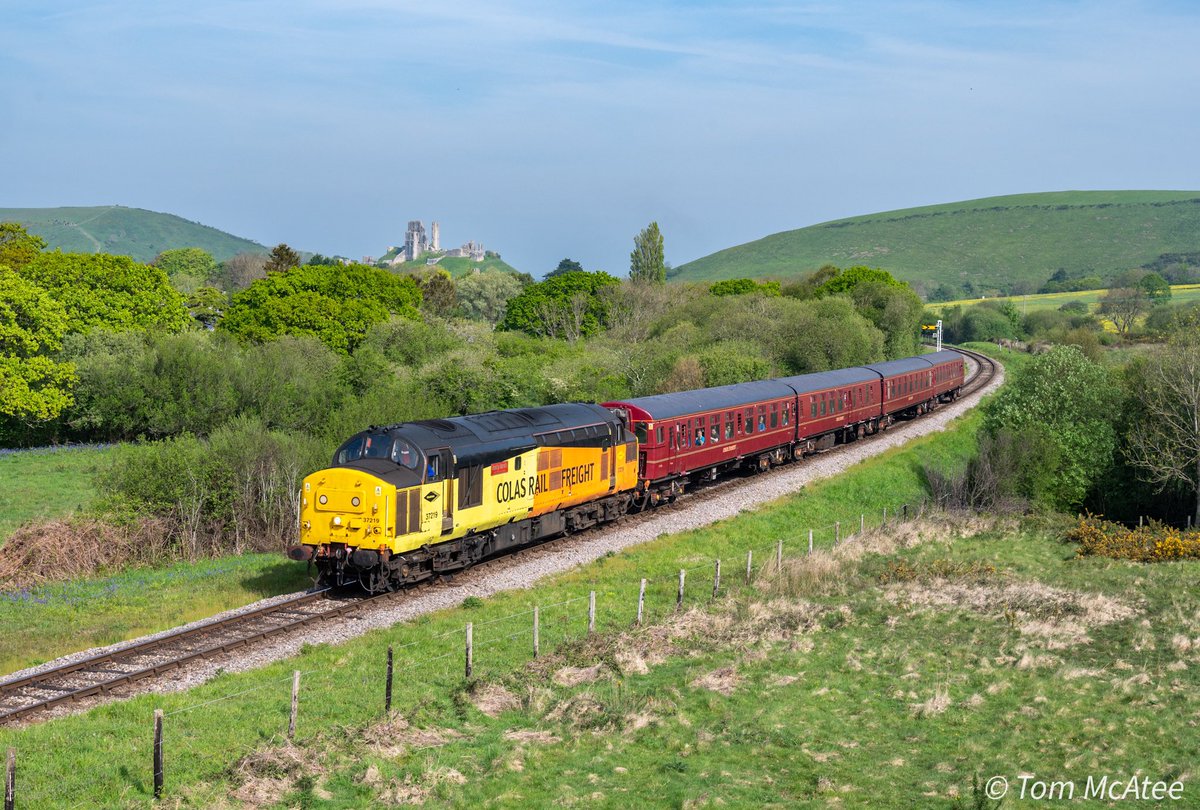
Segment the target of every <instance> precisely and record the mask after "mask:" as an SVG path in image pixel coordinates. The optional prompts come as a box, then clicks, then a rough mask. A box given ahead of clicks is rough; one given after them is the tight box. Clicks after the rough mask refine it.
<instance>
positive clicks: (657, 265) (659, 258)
mask: <svg viewBox="0 0 1200 810" xmlns="http://www.w3.org/2000/svg"><path fill="white" fill-rule="evenodd" d="M629 278H631V279H632V280H634V281H640V282H647V283H651V284H661V283H663V282H664V281H666V280H667V264H666V259H665V257H664V254H663V237H662V232H661V231H660V230H659V229H658V223H657V222H651V223H650V224H649V225H647V226H646V227H645V228H643V229H642V230H641V231H640V232H639V233H638V235H637V236H635V237H633V252H632V253H630V254H629Z"/></svg>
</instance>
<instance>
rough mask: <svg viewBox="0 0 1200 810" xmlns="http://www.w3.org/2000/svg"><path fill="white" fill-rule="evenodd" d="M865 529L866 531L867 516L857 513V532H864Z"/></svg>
mask: <svg viewBox="0 0 1200 810" xmlns="http://www.w3.org/2000/svg"><path fill="white" fill-rule="evenodd" d="M866 531H867V516H866V515H859V516H858V533H859V534H864V533H865V532H866Z"/></svg>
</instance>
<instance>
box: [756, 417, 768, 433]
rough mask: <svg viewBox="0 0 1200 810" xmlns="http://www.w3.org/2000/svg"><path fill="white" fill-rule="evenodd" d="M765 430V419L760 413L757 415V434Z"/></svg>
mask: <svg viewBox="0 0 1200 810" xmlns="http://www.w3.org/2000/svg"><path fill="white" fill-rule="evenodd" d="M766 429H767V417H765V416H764V415H762V414H761V413H760V414H759V415H758V432H759V433H762V432H763V431H764V430H766Z"/></svg>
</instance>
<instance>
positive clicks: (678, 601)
mask: <svg viewBox="0 0 1200 810" xmlns="http://www.w3.org/2000/svg"><path fill="white" fill-rule="evenodd" d="M686 576H687V569H686V568H680V569H679V593H678V594H676V595H675V609H676V610H683V579H684V577H686Z"/></svg>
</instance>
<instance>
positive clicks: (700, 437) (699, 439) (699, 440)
mask: <svg viewBox="0 0 1200 810" xmlns="http://www.w3.org/2000/svg"><path fill="white" fill-rule="evenodd" d="M696 446H697V447H703V446H704V429H703V428H701V429H700V430H697V431H696Z"/></svg>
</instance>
